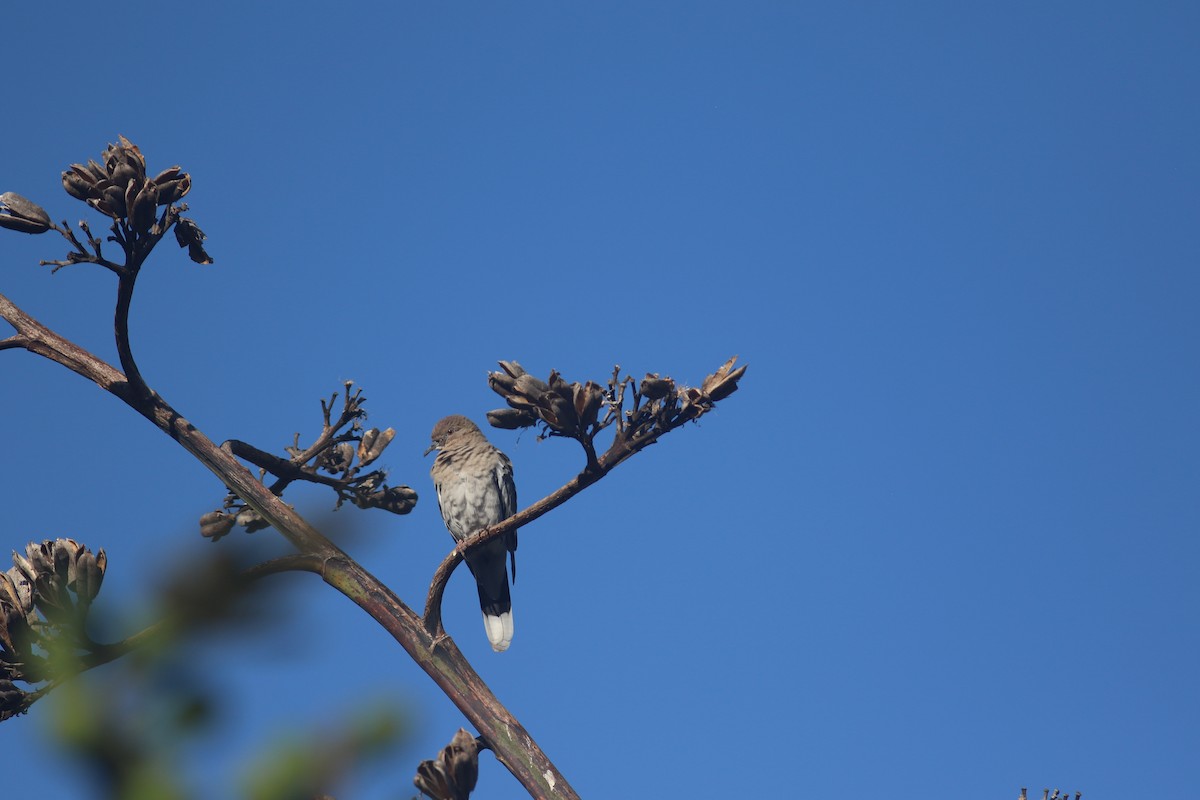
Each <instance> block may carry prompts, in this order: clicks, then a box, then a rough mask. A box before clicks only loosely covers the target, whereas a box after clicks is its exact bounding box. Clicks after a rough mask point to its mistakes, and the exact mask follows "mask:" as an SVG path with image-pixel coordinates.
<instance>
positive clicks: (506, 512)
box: [493, 453, 517, 583]
mask: <svg viewBox="0 0 1200 800" xmlns="http://www.w3.org/2000/svg"><path fill="white" fill-rule="evenodd" d="M499 455H500V460H499V463H498V464H496V471H495V473H494V475H493V479H494V480H495V482H496V491H497V492H499V494H500V508H501V518H502V519H508V518H509V517H511V516H512V515H513V514H515V513H517V484H516V483H515V482H514V481H513V469H512V462H511V461H509V460H508V456H506V455H504V454H503V453H500V454H499ZM504 544H505V546H506V547H507V548H508V552H509V562H510V563H511V565H512V581H513V583H516V582H517V532H516V531H515V530H514V531H513V532H512V533H510V534H509V535H508V536H507V537H506V538H505V541H504Z"/></svg>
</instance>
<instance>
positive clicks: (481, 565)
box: [425, 414, 517, 653]
mask: <svg viewBox="0 0 1200 800" xmlns="http://www.w3.org/2000/svg"><path fill="white" fill-rule="evenodd" d="M430 438H431V439H432V440H433V441H432V443H431V444H430V445H429V449H428V450H426V451H425V453H426V455H428V454H429V453H430V452H432V451H434V450H437V451H438V454H437V456H436V457H435V458H434V460H433V466H432V467H431V468H430V470H429V475H430V477H432V478H433V485H434V488H435V489H436V490H437V499H438V508H439V509H440V510H441V512H442V521H443V522H445V523H446V529H447V530H449V531H450V535H451V536H453V537H454V539H455V541H459V542H461V541H463V540H464V539H466V538H468V537H469V536H471V535H472V534H474V533H477V532H478V531H480V530H482V529H483V528H486V527H488V526H490V525H495V524H496V523H497V522H500V521H501V520H503V519H507V518H508V517H511V516H512V515H513V514H515V513H516V512H517V487H516V484H514V483H513V471H512V463H511V462H510V461H509V460H508V456H506V455H504V453H501V452H500V451H499V450H497V449H496V448H495V447H493V446H492V444H491V443H490V442H489V441H488V440H487V438H486V437H485V436H484V435H483V432H482V431H480V430H479V428H478V426H476V425H475V423H474V422H472V421H471V420H469V419H467V418H466V417H463V416H460V415H458V414H455V415H453V416H449V417H446V418H445V419H442V420H440V421H439V422H438V424H436V425H434V426H433V433H432V434H431V436H430ZM516 551H517V532H516V531H513V532H512V533H509V534H507V535H505V536H500V537H498V538H495V539H492V540H491V541H489V542H487V543H486V544H484V545H483V546H481V547H479V548H476V549H474V550H472V551H471V552H469V553H467V555H466V561H467V566H468V567H469V568H470V569H471V574H472V575H474V576H475V583H476V585H477V587H478V589H479V606H480V608H481V609H482V610H483V626H484V629H485V630H486V631H487V636H488V641H489V642H491V644H492V649H493V650H495V651H496V652H498V653H499V652H503V651H504V650H507V649H508V645H509V644H510V643H511V642H512V636H513V620H512V599H511V597H510V595H509V591H508V568H507V565H506V563H505V561H506V559H507V558H508V557H511V559H512V571H513V580H514V581H515V580H516V577H517V556H516Z"/></svg>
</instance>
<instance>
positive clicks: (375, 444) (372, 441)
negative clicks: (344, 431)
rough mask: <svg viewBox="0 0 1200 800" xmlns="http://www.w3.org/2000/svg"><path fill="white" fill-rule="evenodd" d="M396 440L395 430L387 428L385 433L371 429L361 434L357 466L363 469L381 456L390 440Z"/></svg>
mask: <svg viewBox="0 0 1200 800" xmlns="http://www.w3.org/2000/svg"><path fill="white" fill-rule="evenodd" d="M394 438H396V429H395V428H388V429H387V430H385V431H381V430H379V428H371V429H370V430H369V431H367V432H366V433H364V434H363V437H362V441H360V442H359V443H358V464H359V466H362V467H365V466H366V465H367V464H370V463H371V462H372V461H374V460H375V459H377V458H379V456H381V455H383V451H384V450H385V449H386V448H387V446H388V445H389V444H391V443H392V439H394Z"/></svg>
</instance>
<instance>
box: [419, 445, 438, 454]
mask: <svg viewBox="0 0 1200 800" xmlns="http://www.w3.org/2000/svg"><path fill="white" fill-rule="evenodd" d="M437 449H438V448H437V443H436V442H435V443H434V444H431V445H429V447H426V448H425V452H424V453H422V454H421V455H425V456H427V455H429V454H430V453H432V452H433V451H434V450H437Z"/></svg>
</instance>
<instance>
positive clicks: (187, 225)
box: [175, 217, 213, 264]
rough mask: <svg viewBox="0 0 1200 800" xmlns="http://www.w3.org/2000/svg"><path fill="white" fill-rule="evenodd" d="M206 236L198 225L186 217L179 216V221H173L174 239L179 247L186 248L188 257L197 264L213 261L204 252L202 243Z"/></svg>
mask: <svg viewBox="0 0 1200 800" xmlns="http://www.w3.org/2000/svg"><path fill="white" fill-rule="evenodd" d="M207 238H208V237H207V236H205V235H204V231H202V230H200V227H199V226H198V225H196V223H195V222H194V221H192V220H190V219H188V218H187V217H180V218H179V221H178V222H176V223H175V241H177V242H179V246H180V247H186V248H187V249H188V258H190V259H192V261H195V262H196V263H197V264H211V263H213V261H212V258H211V257H209V255H208V253H206V252H204V245H203V244H202V242H203V241H204V240H205V239H207Z"/></svg>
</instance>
